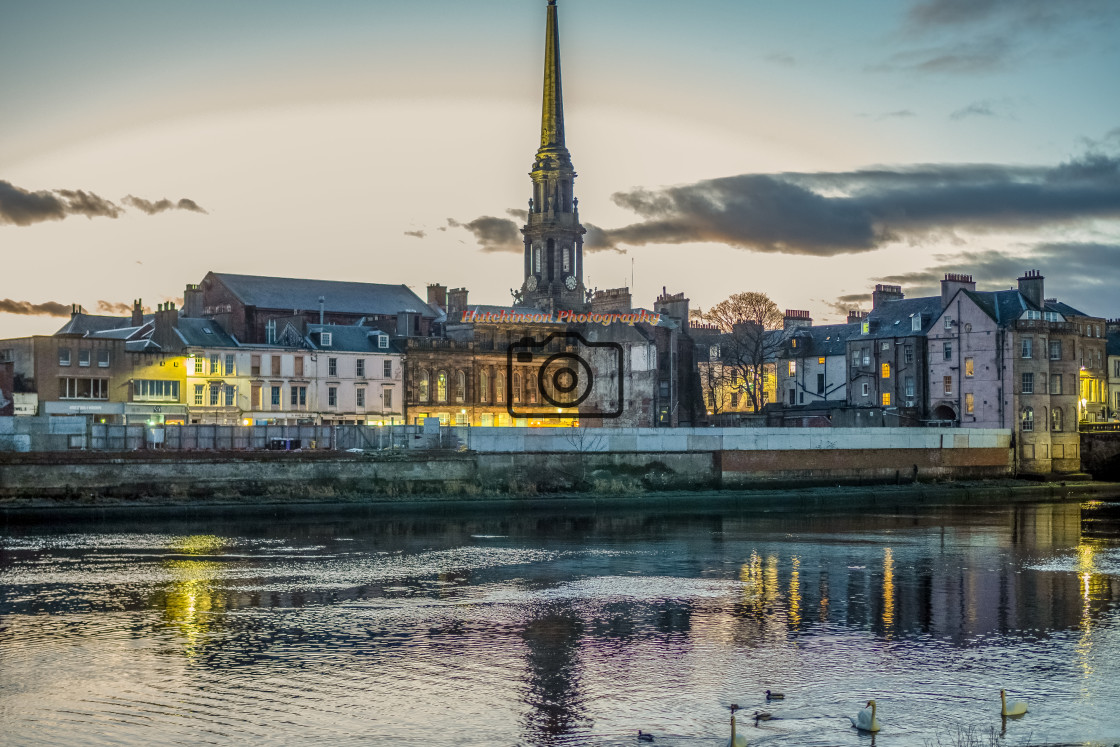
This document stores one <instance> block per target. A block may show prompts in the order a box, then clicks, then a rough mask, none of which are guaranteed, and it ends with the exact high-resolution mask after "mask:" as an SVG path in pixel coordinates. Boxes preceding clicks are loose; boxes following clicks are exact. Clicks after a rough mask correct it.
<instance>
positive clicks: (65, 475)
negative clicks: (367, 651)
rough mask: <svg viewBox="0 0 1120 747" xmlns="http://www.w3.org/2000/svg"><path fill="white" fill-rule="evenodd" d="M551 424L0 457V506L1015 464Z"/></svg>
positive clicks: (741, 482)
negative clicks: (402, 444) (393, 442)
mask: <svg viewBox="0 0 1120 747" xmlns="http://www.w3.org/2000/svg"><path fill="white" fill-rule="evenodd" d="M549 430H550V429H516V430H514V429H483V428H475V429H471V433H470V434H465V433H464V434H461V438H460V439H459V440H460V441H461V442H462V443H463V446H464V447H465V446H466V445H467V443H469V445H470V450H443V451H440V450H428V451H420V450H408V451H405V452H389V453H386V452H383V451H381V452H374V453H368V452H367V453H346V452H337V451H304V452H263V451H232V452H161V451H158V450H141V451H133V452H117V453H112V452H92V451H74V452H66V453H59V452H54V453H9V454H0V504H4V505H17V504H26V503H27V502H35V501H42V500H47V501H59V500H61V501H64V502H66V503H77V504H83V503H88V504H92V505H97V504H99V503H103V502H121V501H139V502H142V503H157V504H158V503H172V504H176V503H185V504H192V503H196V502H199V503H222V502H233V503H237V502H250V503H253V502H257V503H259V502H306V501H357V502H361V501H386V500H390V501H392V500H445V499H447V498H449V497H454V498H457V499H463V498H466V499H472V498H478V499H483V498H492V497H494V496H509V497H526V496H530V497H531V496H536V495H545V494H550V493H589V494H599V495H627V494H632V493H642V492H649V491H659V490H712V489H723V488H726V489H737V490H741V489H750V488H763V487H765V488H777V487H798V486H814V485H838V484H883V483H890V484H905V483H910V482H915V481H946V480H977V479H990V478H1002V477H1010V476H1012V474H1013V470H1014V463H1013V453H1012V450H1011V448H1010V438H1011V436H1010V432H1009V431H979V430H978V431H962V430H955V431H946V430H941V429H916V428H902V429H868V430H861V429H834V430H831V431H826V432H825V433H820V432H819V431H816V430H814V431H813V432H811V433H810V432H793V433H791V432H790V430H789V429H750V430H749V431H747V432H744V431H743V430H742V429H726V430H725V431H724V429H674V431H672V432H668V433H667V432H666V431H661V430H657V429H648V431H647V429H628V430H627V431H622V430H621V429H620V430H619V432H613V431H591V430H588V431H586V432H583V433H573V432H570V431H569V432H563V433H561V432H557V430H556V429H551V432H548V431H549ZM488 431H504V432H503V433H490V432H488ZM721 431H723V432H721Z"/></svg>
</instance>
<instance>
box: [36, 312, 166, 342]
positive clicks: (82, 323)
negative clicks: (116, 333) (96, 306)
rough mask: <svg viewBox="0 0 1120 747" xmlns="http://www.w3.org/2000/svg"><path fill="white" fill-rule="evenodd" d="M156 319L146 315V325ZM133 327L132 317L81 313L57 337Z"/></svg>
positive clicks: (153, 316)
mask: <svg viewBox="0 0 1120 747" xmlns="http://www.w3.org/2000/svg"><path fill="white" fill-rule="evenodd" d="M153 319H155V315H154V314H145V315H144V323H145V324H147V323H148V322H150V321H152V320H153ZM131 326H132V317H131V316H103V315H101V314H86V313H85V312H81V313H78V314H73V315H71V317H70V320H69V321H68V322H66V324H64V325H62V327H61V329H59V330H58V331H57V332H55V335H81V336H83V337H84V336H85V335H87V334H91V333H94V332H106V331H108V330H111V329H124V328H126V327H131Z"/></svg>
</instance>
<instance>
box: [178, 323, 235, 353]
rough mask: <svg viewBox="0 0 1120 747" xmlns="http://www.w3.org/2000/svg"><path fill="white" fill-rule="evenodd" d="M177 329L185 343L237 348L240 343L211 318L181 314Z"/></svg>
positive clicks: (195, 345)
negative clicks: (198, 317)
mask: <svg viewBox="0 0 1120 747" xmlns="http://www.w3.org/2000/svg"><path fill="white" fill-rule="evenodd" d="M175 331H176V333H178V335H179V338H180V339H182V341H183V344H184V345H187V346H189V347H198V348H236V347H240V346H241V345H240V343H239V342H237V339H236V338H234V337H233V336H232V335H230V334H229V333H227V332H226V331H225V330H224V329H222V325H220V324H218V323H217V322H215V321H213V320H210V319H197V318H194V317H189V316H180V317H179V320H178V322H176V325H175Z"/></svg>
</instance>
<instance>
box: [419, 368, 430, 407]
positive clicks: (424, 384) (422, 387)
mask: <svg viewBox="0 0 1120 747" xmlns="http://www.w3.org/2000/svg"><path fill="white" fill-rule="evenodd" d="M428 379H429V374H428V372H427V371H421V372H420V383H419V398H420V401H421V402H427V401H428V397H429V391H430V390H429V388H428V386H429V383H428Z"/></svg>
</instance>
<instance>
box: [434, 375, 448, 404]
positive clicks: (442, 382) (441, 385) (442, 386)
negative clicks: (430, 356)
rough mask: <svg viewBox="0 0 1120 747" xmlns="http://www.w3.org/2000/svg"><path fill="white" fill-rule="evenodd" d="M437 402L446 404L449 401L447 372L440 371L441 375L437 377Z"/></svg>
mask: <svg viewBox="0 0 1120 747" xmlns="http://www.w3.org/2000/svg"><path fill="white" fill-rule="evenodd" d="M436 401H437V402H446V401H447V372H446V371H440V372H439V374H437V375H436Z"/></svg>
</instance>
